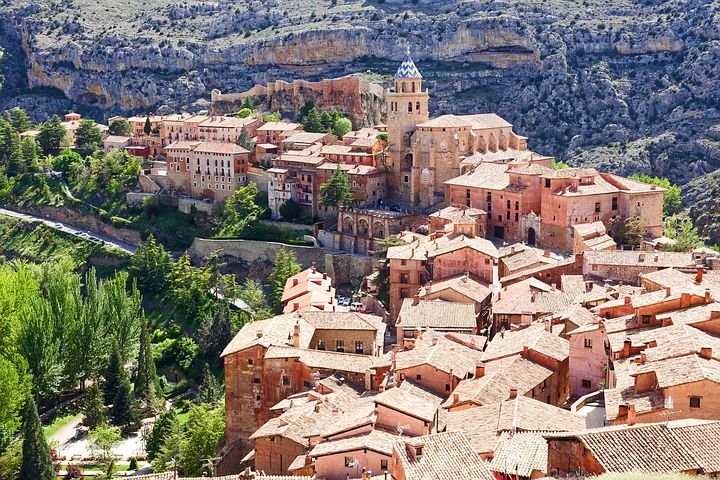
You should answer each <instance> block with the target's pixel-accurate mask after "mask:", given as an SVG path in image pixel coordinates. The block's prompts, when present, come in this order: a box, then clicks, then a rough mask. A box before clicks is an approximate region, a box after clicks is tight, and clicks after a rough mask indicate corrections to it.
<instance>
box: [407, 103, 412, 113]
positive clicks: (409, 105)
mask: <svg viewBox="0 0 720 480" xmlns="http://www.w3.org/2000/svg"><path fill="white" fill-rule="evenodd" d="M408 113H412V102H408Z"/></svg>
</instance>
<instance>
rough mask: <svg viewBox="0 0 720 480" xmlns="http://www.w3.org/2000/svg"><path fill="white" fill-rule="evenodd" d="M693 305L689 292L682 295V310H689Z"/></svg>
mask: <svg viewBox="0 0 720 480" xmlns="http://www.w3.org/2000/svg"><path fill="white" fill-rule="evenodd" d="M691 305H692V298H691V297H690V294H689V293H687V292H683V293H681V294H680V308H688V307H690V306H691Z"/></svg>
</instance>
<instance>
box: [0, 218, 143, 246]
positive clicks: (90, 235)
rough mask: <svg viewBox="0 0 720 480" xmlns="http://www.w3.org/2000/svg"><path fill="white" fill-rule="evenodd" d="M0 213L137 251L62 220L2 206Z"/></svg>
mask: <svg viewBox="0 0 720 480" xmlns="http://www.w3.org/2000/svg"><path fill="white" fill-rule="evenodd" d="M0 214H2V215H7V216H8V217H15V218H19V219H21V220H25V221H28V222H42V223H44V224H45V225H47V226H49V227H51V228H54V229H55V230H60V231H61V232H65V233H70V234H72V235H75V236H77V237H78V238H79V239H82V240H86V241H89V242H95V243H104V244H105V245H107V246H109V247H113V248H117V249H119V250H122V251H124V252H127V253H129V254H131V255H132V254H133V253H135V245H130V244H128V243H124V242H120V241H118V240H115V239H112V238H109V237H106V236H103V235H100V234H98V233H96V232H91V231H90V230H84V229H82V228H78V227H73V226H72V225H67V224H65V223H61V222H54V221H52V220H47V219H45V218H40V217H33V216H32V215H27V214H25V213H18V212H14V211H12V210H8V209H5V208H0Z"/></svg>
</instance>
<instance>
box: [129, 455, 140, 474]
mask: <svg viewBox="0 0 720 480" xmlns="http://www.w3.org/2000/svg"><path fill="white" fill-rule="evenodd" d="M137 469H138V461H137V458H135V457H130V465H128V470H132V471H135V470H137Z"/></svg>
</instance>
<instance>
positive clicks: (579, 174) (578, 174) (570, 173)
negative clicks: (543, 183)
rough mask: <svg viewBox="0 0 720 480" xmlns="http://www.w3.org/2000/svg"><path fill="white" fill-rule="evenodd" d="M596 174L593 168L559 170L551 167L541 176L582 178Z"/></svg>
mask: <svg viewBox="0 0 720 480" xmlns="http://www.w3.org/2000/svg"><path fill="white" fill-rule="evenodd" d="M597 175H598V172H597V170H595V169H594V168H564V169H561V170H554V169H551V170H550V171H548V172H546V173H545V174H544V175H543V178H567V179H571V178H583V177H595V176H597Z"/></svg>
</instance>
